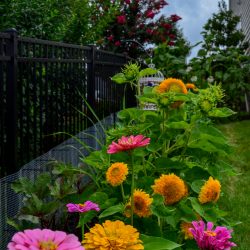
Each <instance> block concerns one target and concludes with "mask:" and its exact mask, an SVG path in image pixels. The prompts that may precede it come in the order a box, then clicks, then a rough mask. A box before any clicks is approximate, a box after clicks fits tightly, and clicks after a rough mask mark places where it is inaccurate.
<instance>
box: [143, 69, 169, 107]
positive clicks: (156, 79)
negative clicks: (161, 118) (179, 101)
mask: <svg viewBox="0 0 250 250" xmlns="http://www.w3.org/2000/svg"><path fill="white" fill-rule="evenodd" d="M148 67H149V68H152V69H155V65H154V64H149V65H148ZM164 79H165V78H164V75H163V74H162V72H161V71H157V72H156V73H155V74H154V75H149V76H144V77H142V78H140V79H139V83H140V86H141V90H143V88H144V87H155V86H157V85H159V84H160V83H161V82H162V81H163V80H164ZM143 109H144V110H156V109H157V108H156V105H155V104H153V103H144V106H143Z"/></svg>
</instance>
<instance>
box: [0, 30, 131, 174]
mask: <svg viewBox="0 0 250 250" xmlns="http://www.w3.org/2000/svg"><path fill="white" fill-rule="evenodd" d="M127 61H128V60H127V58H126V57H125V56H124V55H119V54H113V53H110V52H107V51H102V50H98V49H96V48H95V47H94V46H79V45H72V44H65V43H59V42H51V41H45V40H40V39H33V38H32V39H31V38H23V37H18V36H17V33H16V32H15V31H10V33H9V34H8V33H0V177H3V176H5V175H7V174H12V173H14V172H16V171H17V170H18V169H19V167H20V166H22V165H24V164H25V163H27V162H29V161H30V160H31V159H34V158H36V157H37V156H39V155H41V154H43V153H45V152H47V151H48V150H49V149H51V148H53V147H54V146H56V145H58V144H59V143H61V142H62V141H64V140H65V139H67V137H66V135H58V134H57V135H51V134H53V133H55V132H58V131H64V132H68V133H71V134H77V133H78V132H80V131H82V130H83V129H85V128H87V127H88V126H89V125H90V123H89V120H88V119H87V117H89V118H93V116H92V115H91V112H90V110H89V109H88V107H87V105H86V103H85V102H84V101H83V98H82V97H84V98H85V99H86V100H87V102H88V103H89V104H90V106H91V107H92V108H93V109H94V111H95V112H96V113H97V115H98V116H99V117H100V118H102V117H106V116H107V115H109V114H111V113H113V112H116V111H118V110H120V109H121V105H122V97H123V94H124V86H122V85H116V84H115V83H113V82H112V81H111V80H110V77H111V76H113V75H114V74H115V73H117V72H119V71H120V69H121V66H123V65H124V64H125V63H126V62H127ZM126 95H127V97H128V98H126V99H127V100H129V103H127V105H128V106H134V105H135V99H134V95H133V93H132V91H131V90H128V91H126Z"/></svg>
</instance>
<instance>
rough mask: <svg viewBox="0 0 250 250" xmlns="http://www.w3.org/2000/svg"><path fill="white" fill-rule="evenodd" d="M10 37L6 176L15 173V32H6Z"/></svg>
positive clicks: (12, 30)
mask: <svg viewBox="0 0 250 250" xmlns="http://www.w3.org/2000/svg"><path fill="white" fill-rule="evenodd" d="M5 33H9V34H10V35H11V39H10V43H9V44H8V46H7V53H8V55H9V56H10V57H11V60H10V62H9V64H8V69H7V87H6V90H7V95H6V103H7V117H6V121H7V132H6V139H7V145H6V146H7V151H6V152H7V155H6V158H7V159H6V161H5V162H8V166H6V164H5V172H6V174H11V173H14V172H16V171H17V31H16V30H15V29H9V30H6V31H5Z"/></svg>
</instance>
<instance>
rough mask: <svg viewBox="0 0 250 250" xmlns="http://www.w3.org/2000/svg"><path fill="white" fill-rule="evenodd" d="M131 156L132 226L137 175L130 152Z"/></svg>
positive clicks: (132, 222)
mask: <svg viewBox="0 0 250 250" xmlns="http://www.w3.org/2000/svg"><path fill="white" fill-rule="evenodd" d="M130 156H131V172H132V180H131V226H133V224H134V189H135V174H134V156H133V154H132V152H130Z"/></svg>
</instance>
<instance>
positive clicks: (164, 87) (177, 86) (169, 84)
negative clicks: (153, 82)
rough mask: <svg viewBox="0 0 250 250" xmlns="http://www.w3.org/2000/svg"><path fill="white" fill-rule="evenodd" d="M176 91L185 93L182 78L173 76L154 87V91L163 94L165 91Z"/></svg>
mask: <svg viewBox="0 0 250 250" xmlns="http://www.w3.org/2000/svg"><path fill="white" fill-rule="evenodd" d="M169 91H172V92H176V93H184V94H187V88H186V86H185V84H184V83H183V81H182V80H179V79H175V78H168V79H165V80H164V81H163V82H161V83H160V85H159V86H158V87H157V88H156V92H158V93H160V94H163V93H166V92H169Z"/></svg>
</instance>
